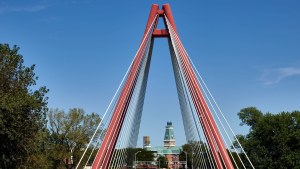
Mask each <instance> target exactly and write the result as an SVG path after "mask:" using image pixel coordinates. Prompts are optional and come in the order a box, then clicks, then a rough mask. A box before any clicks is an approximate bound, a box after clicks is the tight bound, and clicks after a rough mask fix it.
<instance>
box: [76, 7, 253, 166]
mask: <svg viewBox="0 0 300 169" xmlns="http://www.w3.org/2000/svg"><path fill="white" fill-rule="evenodd" d="M159 19H163V21H164V24H165V29H157V25H158V21H159ZM156 38H167V40H168V44H169V49H170V55H171V62H172V66H173V71H174V75H175V82H176V87H177V93H178V99H179V104H180V109H181V115H182V120H183V124H184V130H185V136H186V141H187V142H188V143H191V144H192V143H199V144H192V145H193V146H194V147H193V149H194V154H193V155H194V156H198V157H199V158H197V159H198V160H197V161H195V167H198V168H217V169H223V168H226V169H232V168H239V165H238V164H242V168H246V167H245V165H244V163H245V162H247V163H250V165H251V166H252V168H254V166H253V165H252V163H251V161H250V159H249V158H248V156H247V154H246V153H245V151H244V150H243V148H242V146H241V144H240V143H239V141H238V140H237V139H236V137H235V134H234V132H233V130H232V128H231V127H230V125H229V123H228V121H227V120H226V118H225V116H224V114H223V112H222V111H221V109H220V107H219V106H218V104H217V103H216V101H215V99H214V98H213V96H212V95H211V92H210V91H209V89H208V87H207V85H206V84H205V82H204V81H203V79H202V77H201V75H200V74H199V72H198V71H197V69H196V67H195V66H194V64H193V62H192V60H191V58H190V57H189V55H188V53H187V51H186V50H185V48H184V46H183V44H182V42H181V40H180V37H179V35H178V32H177V29H176V25H175V21H174V18H173V16H172V12H171V8H170V5H169V4H164V5H162V8H161V9H160V8H159V6H158V5H157V4H153V5H152V7H151V10H150V14H149V18H148V22H147V25H146V29H145V32H144V35H143V38H142V41H141V44H140V46H139V48H138V51H137V53H136V55H135V56H134V59H133V60H132V62H131V64H130V66H129V68H128V70H127V72H126V73H125V75H124V77H123V80H122V82H121V84H120V85H119V87H118V89H117V91H116V93H115V95H114V96H113V99H112V101H111V102H110V104H109V106H108V108H107V110H106V112H105V114H104V116H103V118H102V120H101V122H100V124H99V126H98V127H97V130H98V129H100V128H101V126H102V127H104V128H106V130H101V132H97V131H95V133H94V136H93V138H92V139H91V141H90V143H89V144H88V146H87V148H86V150H85V151H84V153H83V155H82V157H81V159H80V161H79V163H78V165H77V167H76V168H78V166H79V165H80V163H85V164H87V162H88V161H89V160H90V157H91V155H87V154H86V152H87V149H88V148H89V146H90V145H93V147H94V149H93V151H94V150H95V148H96V147H97V149H98V148H99V149H98V152H97V154H96V157H95V159H94V160H93V164H92V168H93V169H108V168H126V166H127V165H126V158H127V156H128V155H129V154H128V152H127V151H126V149H128V148H135V147H136V145H137V139H138V134H139V127H140V123H141V117H142V112H143V104H144V98H145V93H146V87H147V80H148V74H149V68H150V63H151V57H152V49H153V46H154V40H155V39H156ZM233 142H235V144H236V145H235V146H234V145H233ZM236 147H238V148H236ZM233 152H234V153H235V155H237V158H234V157H233ZM85 155H87V156H89V158H88V161H83V160H82V159H83V157H84V156H85ZM240 155H243V158H241V156H240ZM242 159H244V160H242Z"/></svg>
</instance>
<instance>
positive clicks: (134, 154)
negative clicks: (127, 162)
mask: <svg viewBox="0 0 300 169" xmlns="http://www.w3.org/2000/svg"><path fill="white" fill-rule="evenodd" d="M140 152H141V151H138V152H136V153H135V154H134V168H136V155H137V154H138V153H140Z"/></svg>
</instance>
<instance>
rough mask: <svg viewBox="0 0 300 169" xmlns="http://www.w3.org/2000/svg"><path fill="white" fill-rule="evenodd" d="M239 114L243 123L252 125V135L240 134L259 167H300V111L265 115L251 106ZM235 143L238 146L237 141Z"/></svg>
mask: <svg viewBox="0 0 300 169" xmlns="http://www.w3.org/2000/svg"><path fill="white" fill-rule="evenodd" d="M238 115H239V118H240V119H241V121H242V125H245V124H246V125H248V126H249V127H250V132H249V134H247V135H246V136H242V135H238V139H239V141H240V143H241V144H242V146H243V148H244V149H245V151H246V153H247V155H248V156H249V158H250V159H251V162H252V163H253V165H254V166H255V167H256V168H297V167H299V166H300V112H299V111H293V112H281V113H279V114H271V113H265V114H263V113H261V111H259V110H258V109H256V108H254V107H250V108H245V109H242V110H241V111H240V112H239V113H238ZM235 146H236V147H238V146H237V144H236V143H235ZM238 148H239V147H238ZM243 158H244V157H243ZM246 165H247V167H249V164H247V163H246Z"/></svg>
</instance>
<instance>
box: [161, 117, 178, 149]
mask: <svg viewBox="0 0 300 169" xmlns="http://www.w3.org/2000/svg"><path fill="white" fill-rule="evenodd" d="M175 146H176V140H175V136H174V127H173V125H172V122H167V126H166V131H165V138H164V147H166V148H170V147H175Z"/></svg>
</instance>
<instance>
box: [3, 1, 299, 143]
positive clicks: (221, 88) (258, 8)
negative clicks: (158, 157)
mask: <svg viewBox="0 0 300 169" xmlns="http://www.w3.org/2000/svg"><path fill="white" fill-rule="evenodd" d="M152 3H158V4H160V5H161V4H163V3H166V1H146V0H145V1H141V0H130V1H102V2H100V1H93V0H74V1H61V0H51V1H50V0H49V1H48V0H41V1H35V0H27V1H21V0H20V1H8V0H2V1H0V43H9V44H11V45H13V44H17V45H18V46H19V47H21V50H20V53H21V54H23V56H24V58H25V64H26V65H31V64H36V65H37V67H36V73H37V75H38V76H39V77H40V78H39V81H38V85H46V86H47V87H48V88H49V89H50V92H49V94H48V96H49V107H50V108H60V109H64V110H66V111H67V110H68V109H69V108H73V107H81V108H84V109H85V110H86V112H87V113H91V112H97V113H99V114H100V115H103V113H104V111H105V109H106V107H107V105H108V103H109V101H110V99H111V98H112V96H113V94H114V92H115V90H116V88H117V87H118V85H119V83H120V81H121V79H122V77H123V75H124V73H125V71H126V70H127V68H128V66H129V64H130V62H131V60H132V58H133V56H134V54H135V52H136V50H137V49H138V45H139V43H140V41H141V37H142V35H143V32H144V28H145V24H146V21H147V18H148V14H149V10H150V6H151V4H152ZM170 5H171V8H172V11H173V15H174V18H175V23H176V25H177V29H178V32H179V35H180V37H181V40H182V42H183V44H184V46H185V48H186V49H187V51H188V53H189V55H190V56H191V58H192V60H193V61H194V63H195V64H196V66H197V68H198V70H199V71H200V72H201V74H202V76H203V77H204V79H205V80H206V82H207V84H208V86H209V87H210V89H211V91H212V93H213V95H214V96H215V98H216V100H217V102H218V103H219V104H220V106H221V108H222V109H223V111H224V112H225V114H226V116H227V117H229V121H230V123H231V125H232V126H233V127H234V129H235V131H236V132H237V133H242V134H246V133H247V132H248V128H247V127H240V126H239V123H240V120H239V119H238V117H237V115H236V113H237V112H238V111H239V110H240V109H241V108H244V107H247V106H256V107H258V108H259V109H261V110H262V111H264V112H273V113H278V112H280V111H292V110H300V91H299V88H300V19H299V18H300V10H299V9H300V1H298V0H295V1H293V0H289V1H284V0H282V1H277V0H270V1H261V0H254V1H237V0H235V1H189V2H187V1H176V2H175V1H170ZM167 121H172V122H173V123H174V125H175V137H176V138H177V142H178V144H179V145H180V144H183V143H184V142H185V138H184V133H183V125H182V121H181V116H180V110H179V104H178V99H177V93H176V87H175V81H174V75H173V72H172V68H171V61H170V56H169V51H168V47H167V41H166V40H165V39H159V40H156V41H155V46H154V52H153V60H152V65H151V68H150V75H149V80H148V88H147V94H146V98H145V106H144V113H143V118H142V124H141V130H140V136H139V145H141V137H142V136H143V135H150V137H151V141H152V145H162V143H163V134H164V127H165V125H166V122H167Z"/></svg>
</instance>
